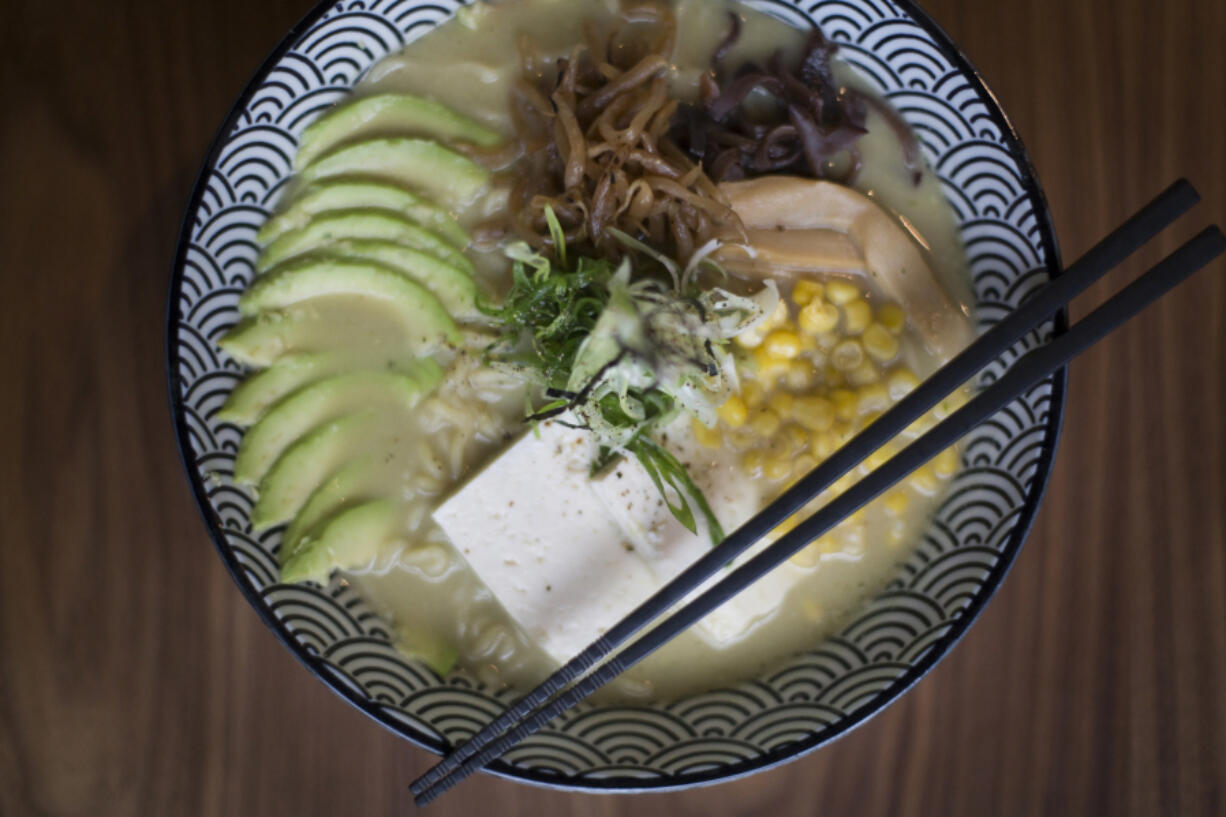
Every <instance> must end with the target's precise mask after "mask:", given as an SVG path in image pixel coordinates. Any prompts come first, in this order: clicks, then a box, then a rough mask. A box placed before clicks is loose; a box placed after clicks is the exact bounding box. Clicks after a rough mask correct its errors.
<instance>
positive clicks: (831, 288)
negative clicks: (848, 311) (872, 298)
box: [826, 281, 860, 306]
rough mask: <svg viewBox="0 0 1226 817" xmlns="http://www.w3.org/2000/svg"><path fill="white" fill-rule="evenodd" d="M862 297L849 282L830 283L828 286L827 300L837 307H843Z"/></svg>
mask: <svg viewBox="0 0 1226 817" xmlns="http://www.w3.org/2000/svg"><path fill="white" fill-rule="evenodd" d="M859 297H860V290H858V289H856V285H855V284H852V283H850V282H848V281H830V282H829V283H827V284H826V300H828V301H830V303H832V304H834V305H835V306H842V305H843V304H845V303H848V302H849V301H852V300H854V299H856V298H859Z"/></svg>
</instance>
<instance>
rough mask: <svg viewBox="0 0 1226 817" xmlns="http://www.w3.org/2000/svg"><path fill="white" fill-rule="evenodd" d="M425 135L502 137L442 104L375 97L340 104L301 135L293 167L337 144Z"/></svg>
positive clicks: (483, 140) (484, 143) (480, 141)
mask: <svg viewBox="0 0 1226 817" xmlns="http://www.w3.org/2000/svg"><path fill="white" fill-rule="evenodd" d="M392 134H397V135H401V136H424V137H426V138H429V139H437V140H438V141H440V142H451V141H460V142H471V143H473V144H474V145H479V146H481V147H494V146H495V145H497V144H498V143H500V142H501V141H502V137H501V136H500V135H499V134H497V133H495V132H494V131H492V130H490V129H489V128H487V127H485V126H484V125H482V124H480V123H478V122H475V121H473V120H472V119H469V118H468V117H467V116H464V115H463V114H459V113H456V112H455V111H453V110H452V109H451V108H448V107H447V106H446V105H442V104H440V103H438V102H435V101H434V100H432V99H426V98H425V97H420V96H412V95H410V94H378V95H376V96H368V97H364V98H362V99H357V100H354V101H352V102H349V103H347V104H344V105H339V106H337V107H335V108H333V109H332V110H330V111H328V112H327V113H325V114H324V115H323V116H321V117H320V118H319V119H317V120H315V122H314V123H313V124H312V125H311V126H310V127H308V128H307V129H306V130H304V131H303V132H302V138H301V139H299V140H298V155H297V156H296V157H294V167H296V168H302V167H305V166H307V165H309V164H310V163H311V162H312V161H314V160H315V159H316V158H317V157H318V156H320V155H322V154H323V153H326V152H327V151H329V150H331V149H332V148H334V147H336V146H337V145H339V144H341V143H342V142H356V141H358V140H359V139H362V138H368V137H371V136H388V135H392Z"/></svg>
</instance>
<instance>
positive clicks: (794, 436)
mask: <svg viewBox="0 0 1226 817" xmlns="http://www.w3.org/2000/svg"><path fill="white" fill-rule="evenodd" d="M780 439H782V440H784V442H785V443H786V446H787V452H788V455H789V456H792V455H794V454H796V452H798V451H802V450H804V447H805V445H807V444H808V442H809V434H808V433H807V432H806V431H805V430H804V429H803V428H801V427H800V426H798V425H793V424H791V423H789V424H788V425H786V426H784V427H783V432H782V433H781V434H780Z"/></svg>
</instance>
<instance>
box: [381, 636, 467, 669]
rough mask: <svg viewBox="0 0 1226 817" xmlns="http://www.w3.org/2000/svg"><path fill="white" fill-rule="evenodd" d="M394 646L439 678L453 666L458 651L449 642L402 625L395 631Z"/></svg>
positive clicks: (458, 655)
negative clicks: (432, 671)
mask: <svg viewBox="0 0 1226 817" xmlns="http://www.w3.org/2000/svg"><path fill="white" fill-rule="evenodd" d="M396 636H397V637H396V648H397V649H399V650H400V651H401V652H402V653H404V654H405V655H411V656H413V657H414V658H416V659H418V660H419V661H421V662H422V663H423V664H425V665H426V666H427V667H429V668H430V669H432V670H434V672H435V673H436V674H437V675H438V676H439V677H440V678H441V677H442V676H444V675H446V674H447V673H449V672H451V670H452V669H453V668H454V667H455V665H456V662H457V661H458V660H459V658H460V651H459V650H457V649H456V648H455V647H454V646H452V645H451V644H447V643H445V642H443V641H440V640H438V639H437V638H435V637H433V636H431V635H429V634H428V633H423V632H421V631H419V630H411V629H409V628H408V627H403V628H401V629H399V630H397V632H396Z"/></svg>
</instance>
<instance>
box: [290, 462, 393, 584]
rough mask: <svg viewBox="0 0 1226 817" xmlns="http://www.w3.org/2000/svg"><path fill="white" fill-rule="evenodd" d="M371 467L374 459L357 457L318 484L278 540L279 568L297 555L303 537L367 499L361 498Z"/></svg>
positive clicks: (373, 464)
mask: <svg viewBox="0 0 1226 817" xmlns="http://www.w3.org/2000/svg"><path fill="white" fill-rule="evenodd" d="M374 466H375V458H374V456H372V455H365V456H361V457H358V458H357V459H355V460H353V461H352V462H350V463H348V464H347V465H345V466H343V467H342V468H341V469H340V470H339V471H337V472H336V473H334V474H332V475H331V476H330V477H328V478H327V479H326V480H324V481H323V482H322V483H320V485H319V487H318V488H316V489H315V491H314V493H312V494H311V496H310V498H309V499H307V501H306V504H305V505H303V506H302V509H301V510H299V511H298V513H297V515H295V516H294V518H293V521H291V522H290V523H289V527H288V528H286V529H285V533H284V534H283V535H282V536H281V550H280V551H278V554H277V555H278V557H279V559H280V562H281V564H282V565H284V564H285V563H286V562H287V561H289V558H290V557H291V556H293V555H294V554H295V553H297V552H298V547H299V545H300V544H301V543H302V539H303V537H304V536H305V535H307V534H308V533H311V532H312V531H314V529H315V527H316V526H317V525H318V524H319V523H320V522H322V521H324V520H325V519H326V518H328V517H329V516H332V515H333V514H335V513H336V512H337V511H339V510H340V509H342V508H344V507H346V506H349V505H352V504H353V503H355V502H357V501H360V499H363V498H369V497H362V496H361V494H362V489H363V486H365V485H367V483H368V480H369V476H370V472H371V470H372V469H373V468H374Z"/></svg>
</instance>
